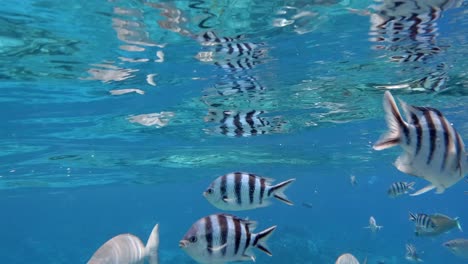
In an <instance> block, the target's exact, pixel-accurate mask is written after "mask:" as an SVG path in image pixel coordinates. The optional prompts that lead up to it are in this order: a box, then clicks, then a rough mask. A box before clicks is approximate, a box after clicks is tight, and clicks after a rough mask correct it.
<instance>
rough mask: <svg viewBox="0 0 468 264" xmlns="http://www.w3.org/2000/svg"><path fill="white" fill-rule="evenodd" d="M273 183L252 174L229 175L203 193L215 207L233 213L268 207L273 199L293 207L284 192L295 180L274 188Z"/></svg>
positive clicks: (214, 182) (237, 173)
mask: <svg viewBox="0 0 468 264" xmlns="http://www.w3.org/2000/svg"><path fill="white" fill-rule="evenodd" d="M272 181H273V180H271V179H267V178H263V177H260V176H257V175H255V174H252V173H246V172H233V173H228V174H226V175H223V176H220V177H218V178H216V179H215V180H214V181H213V182H212V183H211V184H210V186H208V188H207V189H206V190H205V191H204V192H203V196H205V198H206V199H207V200H208V201H209V202H210V203H211V204H212V205H214V206H215V207H217V208H219V209H222V210H231V211H240V210H249V209H254V208H259V207H265V206H268V205H269V204H270V201H269V198H271V197H275V198H276V199H278V200H280V201H282V202H284V203H286V204H288V205H292V204H293V203H292V202H291V201H290V200H288V198H287V197H286V195H285V194H284V193H283V192H284V191H285V190H286V188H288V187H289V185H290V184H291V183H292V182H293V181H295V179H290V180H287V181H284V182H280V183H278V184H276V185H273V186H272V185H271V183H272Z"/></svg>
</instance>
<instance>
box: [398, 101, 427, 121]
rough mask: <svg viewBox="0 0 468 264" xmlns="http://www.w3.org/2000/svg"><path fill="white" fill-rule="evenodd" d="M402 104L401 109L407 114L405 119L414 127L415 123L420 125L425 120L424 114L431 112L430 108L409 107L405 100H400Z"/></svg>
mask: <svg viewBox="0 0 468 264" xmlns="http://www.w3.org/2000/svg"><path fill="white" fill-rule="evenodd" d="M398 101H399V102H400V105H401V108H402V109H403V112H404V113H405V118H406V120H407V122H408V123H410V124H412V125H414V124H415V123H419V122H420V121H418V120H421V119H423V116H424V112H426V111H427V110H429V109H430V108H427V107H417V106H413V105H409V104H407V103H405V102H404V101H403V100H401V99H398Z"/></svg>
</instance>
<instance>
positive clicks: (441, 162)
mask: <svg viewBox="0 0 468 264" xmlns="http://www.w3.org/2000/svg"><path fill="white" fill-rule="evenodd" d="M400 104H401V106H402V108H403V110H404V112H405V114H406V120H407V121H405V120H403V118H402V116H401V114H400V111H399V110H398V107H397V105H396V102H395V100H394V99H393V96H392V94H391V93H390V92H389V91H386V92H385V95H384V101H383V105H384V110H385V119H386V121H387V125H388V127H389V131H388V132H387V133H386V134H384V135H383V136H382V137H381V138H380V139H379V140H378V141H377V142H376V143H375V144H374V149H375V150H382V149H386V148H391V147H394V146H401V147H402V148H403V153H402V154H401V155H400V156H399V157H398V158H397V160H396V161H395V166H396V167H397V169H398V170H400V171H401V172H404V173H406V174H409V175H413V176H416V177H419V178H423V179H425V180H426V181H429V182H430V183H431V184H430V185H428V186H426V187H424V188H422V189H421V190H419V191H416V192H415V193H412V194H410V195H411V196H415V195H420V194H423V193H425V192H428V191H430V190H432V189H436V193H443V192H444V191H445V189H447V188H449V187H450V186H452V185H454V184H455V183H457V182H458V181H460V180H461V179H463V177H464V175H465V174H466V172H467V171H468V160H467V154H466V151H465V145H464V143H463V140H462V138H461V136H460V134H458V132H457V131H456V130H455V128H453V127H452V126H451V124H450V122H449V121H448V120H447V119H446V118H445V117H444V116H443V114H442V113H441V112H440V111H439V110H437V109H434V108H430V107H420V106H411V105H408V104H406V103H405V102H403V101H401V100H400Z"/></svg>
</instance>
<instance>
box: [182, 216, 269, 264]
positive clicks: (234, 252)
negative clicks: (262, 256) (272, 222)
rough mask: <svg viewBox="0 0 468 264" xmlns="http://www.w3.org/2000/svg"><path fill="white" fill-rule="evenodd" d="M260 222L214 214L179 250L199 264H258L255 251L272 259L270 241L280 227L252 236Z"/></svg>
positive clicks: (193, 228)
mask: <svg viewBox="0 0 468 264" xmlns="http://www.w3.org/2000/svg"><path fill="white" fill-rule="evenodd" d="M255 227H256V222H254V221H249V220H245V219H241V218H238V217H236V216H233V215H228V214H213V215H209V216H206V217H203V218H201V219H199V220H198V221H197V222H195V223H194V224H193V225H192V226H191V228H190V229H189V231H188V232H187V233H186V234H185V235H184V237H183V238H182V240H180V242H179V246H180V247H181V248H182V249H183V250H184V251H185V252H186V253H187V254H188V255H189V256H190V257H192V258H193V259H194V260H196V261H197V262H198V263H209V264H221V263H226V262H231V261H250V260H251V261H255V256H254V255H253V254H252V253H251V249H252V248H258V249H260V250H261V251H263V252H265V253H266V254H267V255H269V256H271V255H272V254H271V252H270V250H269V249H268V247H267V245H266V241H267V239H268V238H269V237H270V235H271V234H272V233H273V231H274V230H275V228H276V226H272V227H270V228H267V229H265V230H264V231H261V232H260V233H252V231H253V230H254V229H255Z"/></svg>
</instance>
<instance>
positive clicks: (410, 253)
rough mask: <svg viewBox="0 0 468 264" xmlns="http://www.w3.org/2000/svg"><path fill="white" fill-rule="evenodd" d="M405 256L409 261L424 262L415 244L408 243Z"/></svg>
mask: <svg viewBox="0 0 468 264" xmlns="http://www.w3.org/2000/svg"><path fill="white" fill-rule="evenodd" d="M405 258H406V259H407V260H409V261H414V262H423V260H422V259H421V258H420V257H419V254H418V252H417V251H416V247H415V246H414V245H413V244H406V255H405Z"/></svg>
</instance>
